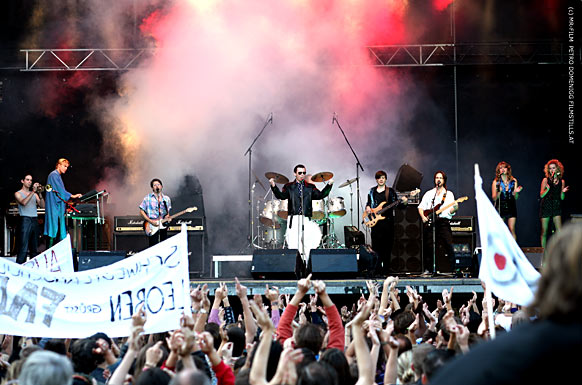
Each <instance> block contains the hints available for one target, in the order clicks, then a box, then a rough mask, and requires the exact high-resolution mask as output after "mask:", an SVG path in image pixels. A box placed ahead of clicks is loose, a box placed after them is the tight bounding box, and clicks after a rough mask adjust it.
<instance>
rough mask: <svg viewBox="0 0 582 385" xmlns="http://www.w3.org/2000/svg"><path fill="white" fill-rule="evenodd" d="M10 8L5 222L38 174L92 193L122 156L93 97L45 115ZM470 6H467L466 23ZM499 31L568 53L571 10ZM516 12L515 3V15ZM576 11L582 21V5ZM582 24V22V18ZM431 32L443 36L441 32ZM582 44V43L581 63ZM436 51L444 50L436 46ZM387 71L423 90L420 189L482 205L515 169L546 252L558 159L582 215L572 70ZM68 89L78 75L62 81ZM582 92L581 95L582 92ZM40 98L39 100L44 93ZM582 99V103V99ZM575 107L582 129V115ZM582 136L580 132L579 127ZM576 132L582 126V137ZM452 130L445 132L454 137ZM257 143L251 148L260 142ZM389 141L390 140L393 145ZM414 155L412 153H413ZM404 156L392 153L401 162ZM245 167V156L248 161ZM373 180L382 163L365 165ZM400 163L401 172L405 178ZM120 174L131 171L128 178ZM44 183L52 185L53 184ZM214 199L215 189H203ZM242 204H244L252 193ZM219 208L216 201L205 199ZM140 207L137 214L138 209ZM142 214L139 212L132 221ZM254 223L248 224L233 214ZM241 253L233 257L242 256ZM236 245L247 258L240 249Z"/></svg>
mask: <svg viewBox="0 0 582 385" xmlns="http://www.w3.org/2000/svg"><path fill="white" fill-rule="evenodd" d="M8 3H9V4H3V7H7V9H8V12H0V13H1V14H3V16H2V22H0V24H1V25H3V27H2V30H1V31H2V42H1V43H2V45H1V47H0V48H1V51H0V53H1V55H0V56H1V57H2V60H1V63H2V66H3V67H2V69H1V70H0V81H2V86H1V88H0V92H1V94H0V96H1V101H0V138H1V139H0V163H1V167H0V181H1V182H0V208H1V209H2V212H4V210H5V209H6V207H7V206H8V204H9V202H10V201H11V200H12V196H13V193H14V191H16V190H18V189H19V187H20V179H21V177H22V176H23V174H24V173H32V174H33V175H35V176H38V177H39V178H40V179H41V182H43V181H44V179H45V178H46V175H48V173H49V172H50V171H51V170H53V169H54V163H55V161H56V159H58V158H59V157H61V156H64V154H66V156H67V157H68V158H69V159H70V160H71V163H72V165H73V167H72V169H70V170H69V172H68V173H67V176H66V185H67V188H68V189H69V191H72V192H85V191H88V190H90V189H91V188H93V186H95V185H96V183H97V182H98V181H99V180H100V179H101V178H102V177H103V175H104V173H106V172H107V171H108V170H111V169H116V168H120V162H119V161H118V159H119V154H103V152H102V145H103V142H104V140H103V139H104V138H103V137H102V133H101V131H100V130H99V127H98V121H97V120H96V119H94V117H93V116H92V114H91V113H90V112H89V109H88V108H87V106H86V104H85V102H86V93H87V92H89V91H88V90H87V89H79V90H77V91H76V92H74V93H72V94H71V95H70V97H69V99H68V100H67V101H66V105H65V106H61V108H59V109H58V113H56V114H55V115H54V116H47V115H46V114H44V115H41V114H40V112H39V107H38V106H37V105H35V103H36V102H33V100H34V101H37V100H38V95H35V96H34V97H33V95H34V93H35V84H36V83H38V82H39V81H40V80H41V79H42V78H43V77H49V76H50V77H54V76H55V75H54V74H53V73H23V72H19V71H18V70H17V69H16V67H14V63H15V61H14V60H15V59H14V57H15V54H14V52H15V51H16V50H17V49H18V48H19V40H20V39H21V37H22V36H23V35H24V30H23V29H24V27H22V26H23V25H25V23H23V21H25V20H27V18H28V17H29V15H28V14H27V8H26V6H25V5H26V2H21V1H18V2H16V1H15V2H8ZM418 3H419V7H418V8H419V10H417V11H415V12H416V13H415V12H411V16H410V17H411V18H412V17H418V18H419V20H420V21H422V20H425V19H426V18H427V17H428V16H427V15H426V14H425V13H423V11H422V10H421V8H422V4H421V3H423V2H418ZM463 3H466V2H460V3H459V7H461V8H460V10H459V12H461V11H462V7H463ZM492 3H494V4H495V7H494V10H495V17H496V18H497V19H498V25H497V29H495V31H493V32H491V31H490V34H489V35H487V40H488V41H502V40H505V41H509V40H511V41H538V40H542V39H545V40H552V41H559V42H564V43H567V41H568V35H567V30H568V29H567V24H568V18H567V6H568V2H566V1H558V2H554V3H553V4H554V5H553V6H552V9H549V10H546V9H543V7H541V8H540V5H541V4H542V5H543V4H544V2H542V1H537V2H535V3H536V4H537V5H538V6H537V8H536V7H532V6H531V4H530V2H505V1H494V2H492ZM508 3H510V4H508ZM576 11H577V12H578V13H580V14H582V10H581V9H579V7H578V5H576ZM546 12H555V13H556V15H557V16H556V17H555V20H554V26H553V28H551V29H547V28H546V27H547V23H541V22H540V19H541V18H542V16H543V15H544V14H545V13H546ZM440 18H441V20H439V23H440V26H438V27H435V28H434V30H437V31H440V32H439V33H437V34H434V33H431V31H427V32H426V34H425V35H424V36H422V37H421V38H419V41H416V42H419V43H423V42H427V43H429V42H430V43H434V42H450V41H451V36H450V29H449V27H448V23H449V22H450V20H449V19H448V17H446V16H442V15H441V16H440ZM577 20H581V21H582V18H579V17H578V18H577ZM469 23H480V21H479V20H477V19H470V20H468V19H461V18H459V19H458V20H457V30H458V31H459V33H458V34H457V36H456V40H457V42H459V41H480V40H481V39H484V37H483V36H482V33H480V32H479V31H482V28H479V26H476V27H475V28H467V25H468V24H469ZM434 30H432V32H434ZM580 35H582V34H581V33H578V34H577V35H576V40H575V42H576V47H577V51H576V52H579V41H580V37H579V36H580ZM435 40H436V41H435ZM574 67H575V70H576V71H577V72H576V74H581V75H582V68H581V66H580V58H579V57H578V56H577V57H576V61H575V65H574ZM378 71H386V72H388V71H397V72H400V73H401V75H402V76H405V77H409V78H410V79H411V80H413V81H414V83H415V84H420V85H421V86H419V87H418V88H419V89H418V90H417V91H418V95H419V97H420V98H421V102H420V103H419V108H417V109H416V111H415V113H414V114H413V115H412V116H410V119H409V124H407V125H406V126H404V127H402V129H401V135H403V136H408V137H410V138H413V140H414V143H416V146H417V147H418V148H420V149H422V151H423V154H424V156H423V158H422V159H423V161H422V162H421V164H415V165H414V166H415V168H417V169H418V170H420V171H421V172H423V174H424V176H425V177H424V180H423V183H422V186H421V188H422V189H423V191H424V190H426V189H428V188H430V187H432V186H431V179H432V174H433V172H434V171H435V170H437V169H443V170H446V171H447V173H448V175H449V179H448V185H449V188H451V189H452V190H453V191H454V192H455V195H456V196H462V195H468V196H469V197H471V198H473V197H474V190H473V164H474V163H479V164H480V166H481V173H482V176H483V179H484V188H485V191H486V192H487V193H488V194H489V193H490V185H491V180H492V179H493V177H494V170H495V166H496V164H497V162H499V161H500V160H505V161H507V162H509V163H510V164H511V165H512V168H513V172H514V175H515V176H516V177H517V178H518V180H519V182H520V184H521V185H523V186H524V191H523V192H522V193H521V194H520V198H519V200H518V225H517V235H518V240H519V243H520V244H521V245H522V246H537V245H538V244H539V219H538V205H539V202H538V195H539V188H540V182H541V180H542V178H543V172H542V170H543V166H544V164H545V162H546V161H547V160H549V159H551V158H557V159H559V160H560V161H562V163H563V164H564V166H565V175H564V178H565V180H566V181H567V184H568V185H569V186H570V193H568V194H567V199H566V201H565V202H564V205H565V210H564V211H565V212H564V214H565V215H564V216H565V218H566V219H567V218H569V217H570V215H571V214H581V213H582V203H581V202H580V200H579V199H578V198H579V197H580V191H582V182H581V178H580V177H581V175H580V171H579V167H580V159H581V156H580V150H581V148H580V145H579V143H580V142H581V137H580V133H579V130H577V129H576V131H575V135H576V136H575V144H571V143H569V140H568V98H569V92H568V85H569V83H568V79H569V76H568V72H569V66H568V64H567V63H566V64H560V65H550V64H548V65H539V64H511V65H509V64H508V65H487V66H479V65H460V66H457V74H456V75H457V76H456V79H455V78H454V68H453V67H452V66H443V67H422V68H419V67H416V68H389V69H388V68H378ZM59 76H60V79H61V81H62V82H67V81H68V80H69V79H70V78H71V76H72V75H71V74H67V73H63V74H62V75H59ZM87 76H88V77H89V78H90V79H91V84H92V87H91V91H90V92H91V93H92V94H93V95H99V96H107V95H114V94H115V85H116V76H117V75H116V74H114V73H110V72H109V73H101V72H100V73H90V74H88V75H87ZM455 82H456V87H457V88H456V92H457V95H456V97H457V127H458V143H455ZM580 84H582V83H580ZM578 88H580V87H578ZM39 92H40V91H39ZM578 99H579V100H582V99H581V98H578ZM581 103H582V102H579V103H578V104H577V107H576V116H577V117H578V119H577V120H580V119H582V118H580V117H582V111H581V110H580V108H579V105H580V104H581ZM577 126H579V125H577ZM577 126H575V127H577ZM443 127H445V128H443ZM250 139H251V138H249V141H250ZM388 140H389V138H388ZM457 146H458V166H459V168H458V170H456V155H455V151H456V147H457ZM405 152H406V149H401V153H402V154H404V153H405ZM398 157H399V154H391V158H396V159H397V158H398ZM243 161H245V160H244V159H243V158H242V157H241V162H243ZM364 166H365V167H366V168H367V170H370V169H375V167H376V166H375V165H373V164H365V165H364ZM398 166H399V164H394V165H393V167H394V168H395V169H396V168H397V167H398ZM120 172H121V173H123V169H122V168H121V171H120ZM43 183H44V182H43ZM202 188H204V186H202ZM242 195H243V199H244V198H245V196H244V195H245V194H242ZM205 199H206V200H208V197H205ZM136 206H137V204H136ZM134 211H135V210H133V208H132V209H128V213H129V214H133V213H134ZM475 211H476V210H475V205H474V203H469V204H463V205H462V206H461V207H460V210H459V215H475V214H476V213H475ZM233 215H237V216H242V217H244V216H245V215H246V213H234V214H233ZM225 221H228V218H220V219H219V218H210V217H209V218H207V224H208V233H209V236H210V240H211V245H210V252H216V251H219V252H235V251H236V249H238V246H240V245H242V244H244V242H245V240H244V239H240V240H234V241H233V242H231V243H230V245H231V247H230V248H229V247H228V246H227V245H225V243H224V242H223V238H222V239H221V238H220V237H218V236H217V235H213V234H217V233H219V232H220V231H221V228H222V224H224V222H225ZM233 245H234V246H233ZM235 246H236V247H235Z"/></svg>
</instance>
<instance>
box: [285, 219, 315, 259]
mask: <svg viewBox="0 0 582 385" xmlns="http://www.w3.org/2000/svg"><path fill="white" fill-rule="evenodd" d="M301 221H303V228H304V231H303V240H304V243H303V244H304V245H305V249H304V248H303V247H302V244H301ZM285 241H287V247H289V248H290V249H297V250H299V252H300V253H301V251H305V255H303V254H302V258H303V259H304V261H305V262H306V263H307V261H308V259H309V252H310V251H311V249H316V248H317V247H318V246H319V243H320V242H321V229H320V228H319V225H318V224H317V223H315V222H313V221H311V220H309V218H307V217H304V216H302V215H293V216H292V217H291V218H289V220H288V221H287V232H286V233H285Z"/></svg>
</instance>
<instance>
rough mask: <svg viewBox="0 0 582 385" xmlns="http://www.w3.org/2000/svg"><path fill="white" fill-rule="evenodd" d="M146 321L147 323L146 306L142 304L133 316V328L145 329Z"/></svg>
mask: <svg viewBox="0 0 582 385" xmlns="http://www.w3.org/2000/svg"><path fill="white" fill-rule="evenodd" d="M146 321H147V314H146V312H145V310H144V306H143V303H142V304H140V305H139V306H138V307H137V309H136V310H135V313H133V315H132V316H131V325H132V326H141V327H142V329H143V326H144V325H145V323H146Z"/></svg>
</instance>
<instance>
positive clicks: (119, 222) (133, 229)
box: [114, 215, 143, 233]
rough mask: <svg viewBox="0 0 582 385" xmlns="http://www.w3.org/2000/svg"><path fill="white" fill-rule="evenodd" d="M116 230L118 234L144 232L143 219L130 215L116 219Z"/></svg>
mask: <svg viewBox="0 0 582 385" xmlns="http://www.w3.org/2000/svg"><path fill="white" fill-rule="evenodd" d="M114 219H115V220H114V224H115V227H114V230H115V231H116V232H118V233H140V232H143V218H142V217H141V216H138V215H128V216H123V217H115V218H114Z"/></svg>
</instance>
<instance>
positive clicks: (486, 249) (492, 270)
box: [475, 164, 540, 306]
mask: <svg viewBox="0 0 582 385" xmlns="http://www.w3.org/2000/svg"><path fill="white" fill-rule="evenodd" d="M482 184H483V179H481V175H480V174H479V165H478V164H475V200H476V201H477V219H478V221H479V236H480V237H481V247H482V250H483V253H482V257H481V266H480V269H479V278H480V279H481V280H482V281H484V282H485V284H486V285H487V287H488V288H490V289H491V291H492V292H493V293H494V294H495V295H496V296H498V297H499V298H501V299H503V300H505V301H509V302H513V303H515V304H518V305H522V306H527V305H529V304H530V303H531V302H532V301H533V298H534V293H535V291H536V289H537V283H538V279H539V278H540V274H539V273H538V272H537V271H536V269H535V268H534V267H533V266H532V264H531V263H530V262H529V261H528V259H527V258H526V256H525V255H524V254H523V251H522V250H521V249H520V248H519V246H518V245H517V242H516V241H515V239H513V236H512V235H511V232H510V231H509V229H508V228H507V226H506V225H505V223H503V220H502V219H501V217H500V216H499V214H498V213H497V210H496V209H495V207H493V205H492V204H491V201H490V200H489V198H488V197H487V195H486V194H485V192H484V191H483V187H482Z"/></svg>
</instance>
